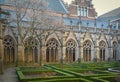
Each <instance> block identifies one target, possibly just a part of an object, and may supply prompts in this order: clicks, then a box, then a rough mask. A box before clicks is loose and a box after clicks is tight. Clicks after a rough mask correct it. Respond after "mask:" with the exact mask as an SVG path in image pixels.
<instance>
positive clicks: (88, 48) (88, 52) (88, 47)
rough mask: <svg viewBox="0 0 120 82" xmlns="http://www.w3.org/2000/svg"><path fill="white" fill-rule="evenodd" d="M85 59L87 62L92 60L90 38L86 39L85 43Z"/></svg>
mask: <svg viewBox="0 0 120 82" xmlns="http://www.w3.org/2000/svg"><path fill="white" fill-rule="evenodd" d="M83 59H84V61H86V62H88V61H91V42H90V41H89V40H87V41H85V42H84V45H83Z"/></svg>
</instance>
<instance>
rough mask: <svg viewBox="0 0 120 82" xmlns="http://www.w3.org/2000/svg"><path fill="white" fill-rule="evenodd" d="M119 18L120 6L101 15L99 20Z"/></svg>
mask: <svg viewBox="0 0 120 82" xmlns="http://www.w3.org/2000/svg"><path fill="white" fill-rule="evenodd" d="M118 18H120V7H119V8H116V9H114V10H112V11H110V12H107V13H105V14H103V15H101V16H99V17H98V20H100V21H108V20H114V19H118Z"/></svg>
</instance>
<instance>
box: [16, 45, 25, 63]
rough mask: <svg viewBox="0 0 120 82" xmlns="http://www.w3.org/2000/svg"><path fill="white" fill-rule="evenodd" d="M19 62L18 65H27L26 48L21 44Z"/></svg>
mask: <svg viewBox="0 0 120 82" xmlns="http://www.w3.org/2000/svg"><path fill="white" fill-rule="evenodd" d="M17 62H18V65H20V64H25V54H24V46H22V45H21V44H19V45H18V53H17Z"/></svg>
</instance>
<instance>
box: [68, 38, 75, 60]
mask: <svg viewBox="0 0 120 82" xmlns="http://www.w3.org/2000/svg"><path fill="white" fill-rule="evenodd" d="M76 46H77V45H76V42H75V41H74V40H73V39H70V40H68V41H67V42H66V61H67V62H75V55H76Z"/></svg>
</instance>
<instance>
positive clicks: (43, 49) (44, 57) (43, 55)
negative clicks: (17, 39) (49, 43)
mask: <svg viewBox="0 0 120 82" xmlns="http://www.w3.org/2000/svg"><path fill="white" fill-rule="evenodd" d="M40 55H41V54H40ZM40 59H42V65H43V64H45V63H46V46H45V45H43V46H42V58H40Z"/></svg>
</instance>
